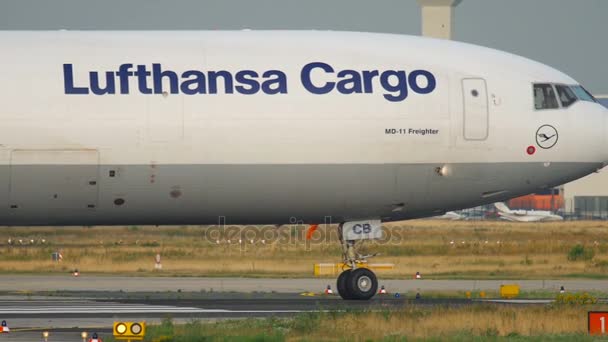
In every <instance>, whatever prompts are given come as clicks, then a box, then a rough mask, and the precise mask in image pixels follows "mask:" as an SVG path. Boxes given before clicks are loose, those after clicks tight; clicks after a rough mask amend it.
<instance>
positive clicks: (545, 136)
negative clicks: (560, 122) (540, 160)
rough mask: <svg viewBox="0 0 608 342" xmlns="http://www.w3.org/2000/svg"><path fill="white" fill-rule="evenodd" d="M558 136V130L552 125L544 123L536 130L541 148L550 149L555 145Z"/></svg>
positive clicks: (537, 142)
mask: <svg viewBox="0 0 608 342" xmlns="http://www.w3.org/2000/svg"><path fill="white" fill-rule="evenodd" d="M558 138H559V135H558V134H557V130H556V129H555V127H553V126H551V125H542V126H540V127H539V128H538V130H537V131H536V144H537V145H538V147H540V148H544V149H548V148H551V147H553V146H555V144H557V139H558Z"/></svg>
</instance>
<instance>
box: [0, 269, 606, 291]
mask: <svg viewBox="0 0 608 342" xmlns="http://www.w3.org/2000/svg"><path fill="white" fill-rule="evenodd" d="M335 283H336V280H335V279H326V278H321V279H319V278H302V279H299V278H298V279H292V278H290V279H269V278H201V277H117V276H87V275H81V276H79V277H73V276H71V275H68V274H66V275H3V276H2V281H0V292H7V291H16V290H21V291H32V292H40V291H124V292H157V291H184V292H197V291H205V292H213V291H218V292H231V291H232V292H268V293H295V292H306V291H310V292H318V291H322V290H323V289H324V288H325V287H326V286H327V285H331V286H332V287H333V286H334V285H335ZM379 283H380V285H385V286H386V288H387V289H390V291H392V292H400V293H405V292H408V291H415V290H418V289H421V290H424V291H476V290H483V291H488V290H498V289H499V287H500V285H503V284H518V285H519V286H520V288H521V289H522V290H523V291H532V290H549V291H553V290H555V291H557V290H559V288H560V287H561V286H564V287H565V288H566V289H567V290H569V291H592V290H595V291H605V290H606V289H608V279H602V280H595V279H567V280H427V279H405V280H403V279H388V280H384V279H380V280H379Z"/></svg>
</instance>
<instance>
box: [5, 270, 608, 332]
mask: <svg viewBox="0 0 608 342" xmlns="http://www.w3.org/2000/svg"><path fill="white" fill-rule="evenodd" d="M380 283H381V284H382V285H385V287H386V288H387V289H388V290H389V292H390V293H389V294H387V295H377V296H376V297H374V298H373V299H372V300H370V301H344V300H341V299H340V298H339V296H337V295H335V294H334V295H324V294H322V292H323V290H324V289H325V287H326V286H327V285H332V288H333V287H334V286H333V285H334V284H335V280H334V279H260V278H183V277H114V276H87V275H84V276H80V277H73V276H70V275H46V276H43V275H3V276H2V280H1V281H0V319H2V320H7V322H8V323H9V325H10V327H11V328H12V329H13V331H12V332H11V333H10V334H6V335H0V336H1V337H2V338H0V339H1V340H7V341H30V342H31V341H38V340H42V339H41V332H42V331H44V330H48V331H50V332H51V334H52V336H53V338H52V339H49V341H81V339H80V333H81V332H82V331H88V332H94V331H96V332H105V335H104V336H109V334H110V333H109V332H108V329H109V328H110V327H111V326H112V323H113V322H114V321H119V320H124V321H140V320H145V321H146V322H148V323H149V324H150V323H151V324H154V323H158V322H160V321H161V320H162V319H163V318H166V317H171V318H172V319H173V320H174V321H175V322H178V323H179V322H189V321H192V320H221V319H230V318H245V317H268V316H293V315H297V314H299V313H303V312H312V311H340V310H352V309H366V310H367V309H369V310H376V309H378V310H384V309H392V308H399V307H404V306H408V305H422V306H425V305H428V306H433V305H447V306H462V305H476V304H480V302H491V303H495V304H498V305H525V304H528V305H530V304H536V305H542V304H546V303H550V302H551V300H550V299H546V300H514V301H503V300H483V301H482V300H469V299H466V298H452V299H433V298H425V296H424V294H425V292H428V291H468V290H471V291H480V290H495V291H496V290H498V288H499V287H500V285H502V284H511V283H517V284H519V285H520V286H521V288H522V290H524V291H532V290H546V291H549V292H552V291H555V293H557V291H558V290H559V288H560V287H561V286H564V287H565V288H566V289H568V291H583V290H598V291H602V290H605V289H606V288H608V281H607V280H502V281H501V280H414V279H408V280H381V281H380ZM417 292H421V293H422V298H420V299H415V297H414V295H415V293H417ZM395 293H400V295H399V296H395Z"/></svg>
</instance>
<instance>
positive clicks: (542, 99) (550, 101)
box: [534, 83, 559, 109]
mask: <svg viewBox="0 0 608 342" xmlns="http://www.w3.org/2000/svg"><path fill="white" fill-rule="evenodd" d="M534 107H535V108H536V109H556V108H559V104H558V103H557V97H556V96H555V90H553V86H552V85H551V84H548V83H538V84H535V85H534Z"/></svg>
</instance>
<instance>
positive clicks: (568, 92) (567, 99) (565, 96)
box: [555, 84, 578, 108]
mask: <svg viewBox="0 0 608 342" xmlns="http://www.w3.org/2000/svg"><path fill="white" fill-rule="evenodd" d="M555 89H556V90H557V96H558V97H559V100H560V101H561V103H562V107H564V108H565V107H570V105H571V104H573V103H574V102H576V101H577V100H578V99H577V98H576V95H574V92H573V91H572V89H570V87H568V86H565V85H561V84H556V85H555Z"/></svg>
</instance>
